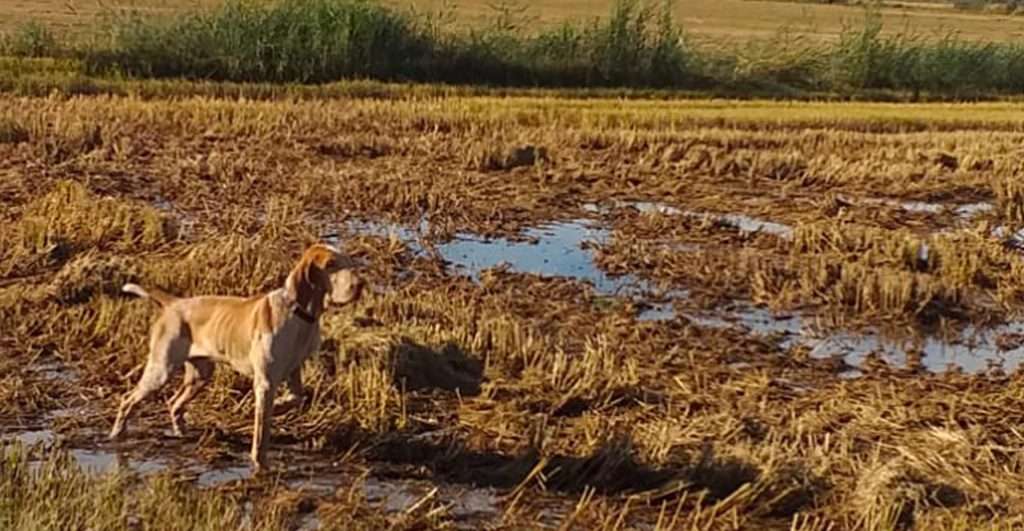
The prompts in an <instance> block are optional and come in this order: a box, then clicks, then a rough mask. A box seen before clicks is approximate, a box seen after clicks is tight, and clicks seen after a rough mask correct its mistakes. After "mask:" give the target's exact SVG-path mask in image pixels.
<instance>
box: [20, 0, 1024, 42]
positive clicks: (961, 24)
mask: <svg viewBox="0 0 1024 531" xmlns="http://www.w3.org/2000/svg"><path fill="white" fill-rule="evenodd" d="M210 3H213V2H211V1H210V0H167V1H161V2H158V1H154V0H137V1H122V0H117V1H113V2H97V1H89V2H83V1H81V0H66V1H65V0H0V13H3V14H4V16H3V17H0V29H8V28H10V27H13V26H15V25H17V24H19V23H22V22H24V21H26V20H32V19H35V20H40V21H43V22H45V23H47V24H51V25H53V26H54V27H56V28H60V29H64V30H80V29H82V28H84V27H86V26H87V25H88V24H89V22H90V21H93V20H95V17H96V16H98V15H99V14H101V13H102V12H103V11H104V10H105V9H107V8H111V7H114V8H123V7H129V8H131V7H134V8H138V9H143V10H147V11H152V12H154V13H160V12H165V13H171V12H174V11H175V10H179V9H182V8H189V7H196V6H201V5H205V4H210ZM388 3H389V4H392V5H395V6H402V7H404V6H409V5H415V7H416V9H417V10H421V11H422V10H434V11H437V10H439V9H440V8H441V7H442V6H443V5H444V4H445V2H443V1H442V0H427V1H418V2H408V1H389V2H388ZM500 3H501V2H494V1H491V0H462V1H460V2H457V6H456V7H455V15H456V18H457V22H461V23H466V24H470V25H481V24H485V23H487V22H489V21H491V20H493V19H494V18H495V17H496V15H497V11H496V10H495V9H494V8H493V7H492V6H494V5H495V4H500ZM520 4H522V5H529V6H530V7H529V9H528V10H527V11H526V15H527V16H528V17H533V18H532V19H530V20H533V21H536V22H537V23H540V24H555V23H558V22H560V21H563V20H567V19H580V18H587V17H592V16H601V15H604V14H606V13H608V10H609V8H610V6H611V4H612V0H540V1H537V2H520ZM893 5H894V6H895V5H897V4H893ZM899 5H900V6H901V7H889V8H885V9H884V10H883V13H884V15H885V16H886V17H887V20H888V21H889V23H890V27H889V29H891V30H895V29H902V28H903V27H904V24H909V25H910V26H911V27H912V28H914V29H915V30H918V31H920V32H922V33H932V32H943V31H946V30H950V29H955V30H957V31H959V32H961V34H962V36H964V37H966V38H971V39H982V38H983V39H989V40H1011V39H1019V38H1021V37H1022V36H1024V17H1013V16H998V15H991V14H983V13H964V12H959V11H954V10H953V9H951V8H945V7H943V6H944V5H943V4H935V3H928V4H920V7H918V6H917V5H914V6H913V7H910V5H911V3H903V4H899ZM902 6H907V7H902ZM675 13H676V17H677V20H678V21H679V22H680V23H681V24H682V25H683V27H684V28H686V30H687V31H689V32H691V33H693V34H696V35H701V36H708V37H720V38H721V37H731V36H759V37H767V36H771V35H773V34H774V33H775V32H777V31H778V30H779V28H781V27H783V26H786V25H788V26H790V27H793V28H794V29H798V30H800V31H801V32H803V33H809V34H814V35H819V36H823V37H827V36H832V35H835V34H837V33H838V32H839V31H840V30H841V29H842V27H843V24H844V23H845V22H853V21H855V20H857V19H858V18H859V17H860V14H861V12H860V8H858V7H851V6H837V5H823V4H810V3H798V2H759V1H750V0H691V1H686V2H677V5H676V8H675Z"/></svg>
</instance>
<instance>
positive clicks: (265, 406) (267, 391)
mask: <svg viewBox="0 0 1024 531" xmlns="http://www.w3.org/2000/svg"><path fill="white" fill-rule="evenodd" d="M253 350H254V352H253V356H252V360H253V375H252V376H253V378H252V391H253V396H254V397H255V399H256V411H255V418H254V421H253V427H252V452H251V455H250V456H251V458H252V464H253V468H254V469H255V470H256V471H257V472H259V471H261V470H266V469H267V468H268V466H267V445H268V444H270V433H271V426H270V423H271V420H272V418H273V407H274V390H275V388H276V387H277V382H276V381H274V378H273V376H274V375H273V374H272V371H271V367H270V361H271V357H270V341H269V340H268V341H266V342H265V343H264V344H261V345H254V346H253Z"/></svg>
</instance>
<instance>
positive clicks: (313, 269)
mask: <svg viewBox="0 0 1024 531" xmlns="http://www.w3.org/2000/svg"><path fill="white" fill-rule="evenodd" d="M356 266H357V263H356V261H355V260H353V259H352V258H351V257H350V256H348V255H347V254H345V253H343V252H341V251H340V250H339V249H338V248H336V247H334V246H331V245H327V244H324V243H317V244H313V245H311V246H310V247H309V248H307V249H306V251H305V252H304V253H302V258H300V259H299V262H298V263H297V264H296V265H295V268H294V269H292V272H291V274H290V275H288V283H287V288H288V290H289V291H290V292H291V293H292V294H293V296H294V297H295V299H296V300H297V301H298V302H299V304H301V305H307V304H309V303H310V302H311V301H318V302H321V303H323V302H324V301H326V302H327V303H329V304H334V305H339V306H342V305H345V304H350V303H352V302H355V301H356V300H358V299H359V297H360V295H362V292H363V284H364V281H363V279H362V277H361V276H360V275H359V274H358V273H356V271H355V269H356ZM324 297H326V299H325V298H324Z"/></svg>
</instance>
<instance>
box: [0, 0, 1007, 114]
mask: <svg viewBox="0 0 1024 531" xmlns="http://www.w3.org/2000/svg"><path fill="white" fill-rule="evenodd" d="M671 13H672V10H671V6H670V5H667V4H660V3H659V4H658V5H653V4H645V3H641V2H638V1H637V0H620V1H619V2H617V3H616V4H615V6H614V7H613V10H612V13H611V14H610V16H609V17H606V18H602V19H595V20H593V21H589V22H566V23H564V24H563V25H561V26H558V27H556V28H555V29H543V30H537V31H532V32H531V31H527V30H522V29H520V26H519V25H517V24H513V23H510V22H509V21H507V20H500V19H499V20H497V21H496V22H495V23H494V24H493V25H491V26H490V27H488V28H485V29H473V30H465V29H453V28H452V27H450V26H451V25H450V24H449V23H447V22H446V21H445V20H444V19H443V18H439V17H436V16H430V15H428V14H423V13H407V12H403V11H398V10H394V9H391V8H388V7H385V6H383V5H380V4H378V3H376V2H373V1H369V0H304V1H298V0H278V1H274V2H267V3H263V2H260V3H251V2H242V1H239V0H228V1H227V2H225V3H223V4H221V5H219V6H218V7H215V8H212V9H209V10H197V11H192V12H187V13H183V14H179V15H176V16H173V17H169V18H167V17H155V16H150V15H140V14H133V13H130V12H128V13H120V14H116V15H113V16H111V17H109V18H108V21H107V22H106V23H104V25H103V26H102V27H99V28H97V29H96V31H94V32H93V33H94V37H93V38H91V39H88V40H87V41H82V42H78V43H73V44H67V43H61V42H60V41H59V39H57V38H56V37H55V36H54V35H53V34H52V33H50V32H49V31H48V30H47V29H46V28H45V27H44V26H41V25H39V24H28V25H26V26H23V27H22V28H21V29H20V30H17V31H15V32H13V33H12V34H10V35H6V36H3V37H2V38H0V53H4V54H6V55H13V56H31V57H50V56H59V57H74V58H77V59H79V60H80V61H81V63H80V64H81V65H82V69H83V71H84V72H85V73H88V74H93V75H101V76H111V75H127V76H130V77H144V78H189V79H200V80H212V81H230V82H266V83H299V84H310V83H326V82H332V81H338V80H343V79H375V80H383V81H399V82H407V81H415V82H423V83H449V84H472V85H488V86H502V87H575V88H608V87H629V88H645V89H676V90H679V89H684V90H690V91H712V92H713V93H722V92H732V93H735V94H743V93H756V94H774V95H779V96H794V95H800V94H805V93H815V94H822V93H832V94H844V95H852V94H861V95H868V97H871V96H879V97H881V95H879V94H875V93H874V92H873V91H901V92H905V93H908V94H910V95H911V96H912V97H925V98H929V97H930V98H935V97H941V98H951V99H964V98H977V97H991V96H995V95H1005V94H1016V93H1020V92H1021V91H1022V89H1024V45H1021V44H1019V43H1013V42H1010V43H1003V42H1000V43H996V42H977V41H970V40H965V39H961V38H959V37H958V36H957V35H956V34H955V33H949V34H946V35H945V36H941V37H938V38H925V37H922V36H921V35H918V34H915V33H913V32H911V31H909V30H908V31H903V32H898V33H895V34H892V33H883V31H882V30H883V25H882V20H881V16H880V15H879V14H877V13H876V12H872V11H870V10H868V11H865V18H864V20H863V23H862V24H860V25H859V26H851V27H848V28H847V29H845V30H844V31H843V32H842V33H841V34H840V35H839V37H838V38H837V39H835V40H834V41H831V42H821V41H805V40H801V39H799V38H775V39H771V40H769V41H765V42H757V43H744V44H743V45H739V46H722V45H713V44H707V43H704V44H698V43H697V42H695V41H694V40H692V39H689V38H688V37H687V34H686V33H685V31H684V28H683V27H681V26H680V25H679V24H677V23H676V22H675V21H674V20H673V18H672V15H671Z"/></svg>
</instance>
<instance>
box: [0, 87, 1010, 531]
mask: <svg viewBox="0 0 1024 531" xmlns="http://www.w3.org/2000/svg"><path fill="white" fill-rule="evenodd" d="M417 94H420V93H418V92H417V91H415V90H409V91H408V96H407V97H403V96H402V94H401V91H400V90H396V91H395V93H393V94H392V97H391V98H389V99H376V98H355V97H343V98H338V99H332V100H310V101H296V100H287V101H252V100H249V101H245V100H227V99H207V98H195V97H182V98H150V99H139V98H130V97H110V96H91V97H89V96H75V97H64V96H61V95H60V93H59V92H54V94H53V95H51V96H49V97H15V96H5V97H3V98H2V99H0V202H2V204H3V208H2V210H0V224H2V225H0V226H2V227H3V229H2V230H0V330H2V331H3V333H2V336H0V354H2V356H0V430H2V433H3V435H2V437H3V440H4V441H5V443H4V449H3V450H2V451H3V458H2V459H0V499H3V500H4V503H2V504H0V527H3V528H11V529H15V528H17V529H34V528H51V527H60V526H62V525H67V523H68V522H75V521H77V522H81V524H80V525H77V526H76V527H79V528H88V529H136V528H140V527H141V528H154V529H165V528H167V529H178V528H181V529H199V528H203V529H224V528H230V527H237V526H244V527H249V528H259V529H280V528H290V529H294V528H309V527H315V526H317V525H319V526H320V527H322V528H327V529H354V528H366V529H379V528H402V529H423V528H453V527H454V528H470V529H477V528H502V529H535V528H538V527H552V528H557V527H560V528H565V529H604V528H608V529H612V528H615V529H651V528H655V529H774V528H777V529H783V528H786V529H815V530H817V529H893V528H910V527H913V528H918V529H1018V528H1021V526H1024V517H1022V516H1021V515H1022V514H1024V495H1022V492H1024V480H1022V478H1024V461H1022V457H1021V456H1022V455H1024V454H1022V451H1024V436H1022V434H1021V432H1020V427H1021V426H1022V425H1024V395H1022V386H1021V374H1020V372H1019V371H1018V370H1017V369H1016V365H1017V361H1018V360H1019V358H1018V354H1017V351H1016V350H1015V347H1016V346H1017V344H1019V343H1020V341H1019V340H1020V338H1021V336H1020V335H1018V334H1016V333H1015V330H1016V329H1017V327H1016V326H1015V325H1014V321H1013V320H1014V319H1016V318H1017V316H1018V314H1019V313H1020V310H1021V309H1022V307H1024V304H1022V303H1024V299H1022V295H1024V293H1022V290H1024V261H1022V258H1021V255H1020V251H1019V250H1018V249H1017V248H1016V247H1015V244H1016V243H1019V242H1018V239H1017V238H1016V237H1014V236H1013V234H1014V231H1015V230H1016V229H1017V228H1019V227H1021V226H1022V225H1024V213H1022V212H1024V211H1022V208H1024V188H1021V184H1020V183H1021V182H1024V152H1022V151H1021V148H1020V146H1021V145H1022V140H1024V119H1022V118H1021V116H1020V114H1019V113H1015V112H1014V107H1013V106H1012V105H1003V104H976V105H882V104H813V103H801V104H791V103H763V102H746V103H739V102H728V101H704V102H651V101H631V102H625V101H620V100H601V99H590V100H574V99H564V98H563V99H559V98H551V97H545V96H537V97H530V96H520V97H509V98H493V97H484V96H480V97H437V96H436V95H434V96H429V97H419V96H417ZM318 238H329V239H338V240H340V241H341V242H342V244H343V245H344V246H345V248H346V249H347V250H348V251H349V252H351V253H352V254H353V255H355V256H356V257H358V258H359V259H360V260H361V261H362V262H363V263H364V264H365V274H366V275H367V276H368V278H370V279H371V282H372V284H373V286H374V287H373V292H372V294H370V295H369V296H368V297H367V298H365V299H364V300H363V301H361V302H360V304H359V305H358V306H357V307H355V308H353V309H351V310H347V311H339V312H336V313H331V314H329V315H328V316H327V317H326V318H325V320H324V322H323V329H324V334H325V338H326V339H325V344H324V347H323V348H322V350H321V353H320V354H319V355H318V356H317V357H315V358H314V359H313V360H311V361H310V362H309V363H308V364H307V366H306V369H305V371H304V379H305V384H306V386H307V387H308V388H309V389H310V390H311V391H312V397H311V399H310V401H309V403H308V404H307V406H306V407H305V409H304V410H303V411H289V412H285V413H283V414H282V415H280V416H279V417H278V420H277V421H276V423H275V436H274V439H273V445H272V451H271V459H272V462H273V463H274V464H276V465H277V468H276V470H275V472H274V473H273V474H272V475H270V476H269V477H263V478H250V477H249V473H248V469H247V466H246V461H245V451H246V448H247V444H248V441H249V430H250V423H251V420H250V418H251V415H252V398H251V396H250V393H249V385H248V382H247V381H245V380H244V379H242V378H240V377H235V376H233V375H232V374H231V373H230V371H226V370H221V371H219V372H218V374H217V378H216V381H215V384H214V385H213V386H211V388H209V389H207V390H206V391H205V392H204V394H203V395H202V396H201V397H200V398H199V399H198V400H197V401H196V402H195V403H194V405H193V406H192V408H191V409H190V411H189V413H188V415H187V416H186V419H187V421H188V424H189V427H190V428H191V431H190V433H189V434H187V436H186V437H185V438H184V439H181V440H177V439H172V438H170V437H168V436H166V433H167V432H168V419H167V413H166V410H165V406H164V405H163V404H162V403H161V401H160V400H152V401H150V402H149V403H146V404H145V405H144V406H143V407H142V409H141V412H140V414H139V416H138V417H137V420H136V421H135V422H134V423H133V424H132V425H131V426H130V427H129V430H128V432H127V434H126V437H125V438H124V439H123V440H122V441H121V442H118V443H109V442H106V441H105V440H104V439H103V433H104V432H105V431H106V430H107V429H108V428H109V426H110V422H111V421H112V418H111V417H112V415H113V413H114V411H115V407H116V402H117V399H118V397H119V395H120V393H122V392H123V391H124V390H126V389H127V388H128V386H130V385H131V384H132V383H133V382H134V379H135V377H136V375H137V374H138V373H137V371H138V370H139V368H140V365H141V363H142V361H143V359H144V355H145V337H146V329H147V326H148V324H149V322H150V321H151V319H152V318H153V317H154V312H155V310H154V308H153V307H152V305H151V304H150V303H147V302H145V301H140V300H137V299H132V298H129V297H127V296H124V295H122V294H120V292H119V290H120V287H121V286H122V284H123V283H125V282H127V281H137V282H141V283H143V284H145V285H153V286H161V287H164V288H166V289H168V290H170V291H173V292H177V293H182V294H200V293H225V294H250V293H254V292H257V291H260V290H266V289H270V288H272V287H275V286H277V285H279V284H280V283H281V282H282V279H283V275H284V274H285V273H286V272H287V268H288V266H289V264H290V262H291V260H293V259H294V257H295V256H296V255H297V253H298V252H299V251H300V250H301V248H302V246H303V244H304V243H306V242H310V241H313V240H315V239H318ZM488 241H489V242H490V243H488ZM503 260H507V261H508V262H509V263H507V264H504V265H502V264H500V262H502V261H503ZM489 266H494V267H489ZM536 272H540V273H543V274H537V273H536ZM979 332H983V334H981V335H978V334H976V333H979ZM971 344H974V348H972V347H971V346H970V345H971ZM1002 361H1005V362H1006V363H1005V367H999V366H998V365H999V364H1000V362H1002ZM947 364H950V365H953V367H952V368H950V367H947ZM173 387H174V386H173V385H169V386H168V388H167V389H166V393H167V394H166V395H165V397H166V396H169V393H170V392H172V391H173ZM58 501H59V503H58Z"/></svg>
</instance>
